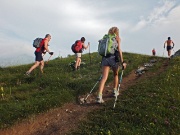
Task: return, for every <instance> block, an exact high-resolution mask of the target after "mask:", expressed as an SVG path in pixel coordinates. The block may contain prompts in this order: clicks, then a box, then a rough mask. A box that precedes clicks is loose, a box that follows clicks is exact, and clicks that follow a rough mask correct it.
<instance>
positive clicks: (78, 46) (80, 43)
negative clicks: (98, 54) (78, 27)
mask: <svg viewBox="0 0 180 135" xmlns="http://www.w3.org/2000/svg"><path fill="white" fill-rule="evenodd" d="M88 46H90V43H89V42H88V45H87V46H86V45H85V38H84V37H82V38H81V40H77V41H76V42H75V43H74V44H73V45H72V47H71V49H72V51H73V52H74V53H75V56H76V63H75V65H74V70H75V71H76V70H78V69H79V68H80V65H81V56H82V51H83V49H87V48H88Z"/></svg>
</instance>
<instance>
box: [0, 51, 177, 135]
mask: <svg viewBox="0 0 180 135" xmlns="http://www.w3.org/2000/svg"><path fill="white" fill-rule="evenodd" d="M74 58H75V57H74V56H69V57H68V58H63V59H58V58H57V59H55V60H52V61H49V63H48V64H47V65H45V69H44V72H45V73H44V74H43V75H41V74H40V72H39V69H36V70H35V71H33V73H32V74H31V76H30V77H27V76H24V73H25V72H26V71H27V70H28V69H29V68H30V66H32V64H29V65H22V66H17V67H8V68H0V80H1V82H0V87H1V91H0V94H1V95H0V96H1V97H0V99H1V100H0V128H1V129H2V128H6V127H9V126H11V125H13V124H14V123H15V122H18V121H21V120H22V119H24V118H28V117H31V116H32V115H34V114H38V113H42V112H46V111H48V110H49V109H51V108H55V107H60V106H62V105H63V104H64V103H67V102H75V101H76V100H77V97H78V95H81V94H85V93H87V92H89V91H90V89H91V88H92V86H93V85H94V83H95V82H96V81H97V79H98V78H99V76H100V74H101V69H100V61H101V57H100V56H98V55H97V53H92V54H91V60H92V62H91V63H90V61H89V55H88V54H84V55H83V58H82V61H83V62H85V63H86V64H85V65H84V66H83V68H81V69H80V70H79V71H77V72H73V71H72V69H71V67H70V66H69V63H70V62H72V61H74ZM152 58H156V59H158V64H156V66H154V67H153V68H152V69H151V70H149V71H148V72H152V73H153V72H155V71H156V70H157V69H158V68H160V66H162V61H163V58H157V57H149V56H146V55H140V54H132V53H124V59H125V60H126V61H127V62H128V68H127V69H126V70H125V72H124V76H126V75H128V74H129V73H130V72H131V71H132V70H133V69H137V67H138V66H139V65H142V64H143V63H144V62H148V61H149V60H150V59H152ZM179 61H180V59H173V60H172V61H171V63H170V66H169V69H168V70H167V72H164V73H162V74H160V75H158V76H155V78H150V79H148V80H144V81H142V82H141V83H139V84H138V85H136V86H133V87H131V88H129V89H128V90H126V91H124V92H123V95H122V96H120V97H119V99H118V102H117V105H116V109H115V110H112V105H113V100H112V101H110V102H108V103H107V104H106V106H105V107H104V109H102V110H100V111H97V112H93V113H92V114H90V116H89V117H88V118H89V119H88V121H86V122H83V123H82V125H81V126H80V129H79V130H78V131H76V132H74V133H73V134H141V133H142V134H148V133H151V134H159V133H164V134H167V133H170V134H176V133H180V131H179V129H180V122H179V121H178V118H180V117H179V115H180V110H179V108H178V107H179V106H180V95H179V94H180V91H179V90H180V86H179V84H178V82H179V79H180V78H179V79H178V77H179V76H180V70H179V71H178V69H180V67H179V65H178V64H177V63H179ZM111 80H112V72H110V76H109V79H108V82H109V81H111ZM169 84H170V85H169ZM84 123H85V124H84Z"/></svg>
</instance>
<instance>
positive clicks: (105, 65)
mask: <svg viewBox="0 0 180 135" xmlns="http://www.w3.org/2000/svg"><path fill="white" fill-rule="evenodd" d="M104 39H105V40H108V47H105V48H112V49H111V50H110V51H109V53H108V52H107V50H105V53H104V51H103V50H104V49H103V48H104V47H103V46H104V43H105V44H106V45H107V41H105V42H104V41H103V40H104ZM101 41H102V42H101ZM112 42H113V43H112ZM120 42H121V39H120V37H119V29H118V28H117V27H112V28H110V29H109V31H108V34H106V35H105V36H104V37H103V39H102V40H100V41H99V47H98V48H99V49H98V52H99V54H100V55H101V56H102V62H101V66H102V79H101V81H100V84H99V90H98V96H97V103H103V102H104V100H103V99H102V95H103V90H104V85H105V83H106V80H107V78H108V74H109V70H110V69H112V71H113V74H114V88H113V94H114V96H115V97H116V96H118V95H119V91H118V90H117V88H118V72H119V65H120V66H122V67H123V68H124V69H125V68H126V63H125V62H124V61H123V55H122V51H121V47H120ZM101 45H102V47H101ZM113 50H116V51H113Z"/></svg>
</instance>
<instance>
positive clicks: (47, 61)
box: [46, 55, 52, 64]
mask: <svg viewBox="0 0 180 135" xmlns="http://www.w3.org/2000/svg"><path fill="white" fill-rule="evenodd" d="M51 57H52V55H50V57H49V59H48V60H47V61H46V64H48V62H49V60H50V58H51Z"/></svg>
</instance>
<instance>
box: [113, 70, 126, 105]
mask: <svg viewBox="0 0 180 135" xmlns="http://www.w3.org/2000/svg"><path fill="white" fill-rule="evenodd" d="M123 72H124V67H122V72H121V77H120V79H119V84H118V89H117V91H118V92H119V89H120V86H121V82H122V76H123ZM116 101H117V96H115V101H114V106H113V108H115V106H116Z"/></svg>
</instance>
